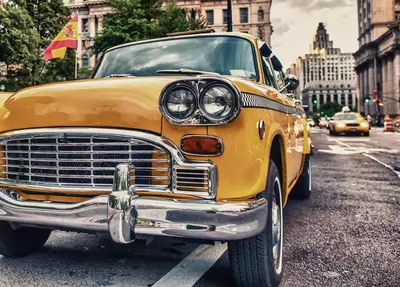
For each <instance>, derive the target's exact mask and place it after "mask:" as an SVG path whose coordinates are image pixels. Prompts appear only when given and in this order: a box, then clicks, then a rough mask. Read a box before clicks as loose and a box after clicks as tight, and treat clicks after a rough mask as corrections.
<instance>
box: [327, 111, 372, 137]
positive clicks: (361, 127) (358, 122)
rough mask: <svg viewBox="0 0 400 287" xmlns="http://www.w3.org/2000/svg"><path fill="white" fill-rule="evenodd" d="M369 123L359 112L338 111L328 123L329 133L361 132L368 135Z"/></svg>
mask: <svg viewBox="0 0 400 287" xmlns="http://www.w3.org/2000/svg"><path fill="white" fill-rule="evenodd" d="M369 130H370V128H369V123H368V121H366V120H365V119H364V118H363V117H362V116H361V115H360V114H359V113H354V112H346V111H343V112H340V113H336V114H335V116H334V119H333V121H332V122H331V123H330V124H329V134H330V135H338V134H363V135H366V136H369Z"/></svg>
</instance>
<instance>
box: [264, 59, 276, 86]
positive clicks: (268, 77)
mask: <svg viewBox="0 0 400 287" xmlns="http://www.w3.org/2000/svg"><path fill="white" fill-rule="evenodd" d="M262 61H263V70H264V74H265V83H266V84H267V85H268V86H270V87H274V88H276V86H275V80H274V76H273V73H272V71H273V69H272V66H271V63H270V62H269V61H268V59H267V58H265V57H262Z"/></svg>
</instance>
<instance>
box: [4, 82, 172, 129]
mask: <svg viewBox="0 0 400 287" xmlns="http://www.w3.org/2000/svg"><path fill="white" fill-rule="evenodd" d="M175 79H176V78H173V77H171V78H168V77H148V78H118V79H116V78H115V79H99V80H85V81H73V82H64V83H58V84H49V85H43V86H36V87H32V88H28V89H24V90H21V91H19V92H17V93H15V94H14V95H12V96H11V97H9V98H8V99H7V100H6V101H5V102H4V104H3V105H1V107H0V119H1V121H0V132H5V131H12V130H19V129H29V128H43V127H115V128H129V129H143V130H148V131H152V132H155V133H161V120H162V116H161V114H160V111H159V108H158V99H159V96H160V93H161V91H162V89H163V88H164V87H165V86H166V85H168V84H169V83H170V82H172V81H173V80H175ZM8 96H9V95H8Z"/></svg>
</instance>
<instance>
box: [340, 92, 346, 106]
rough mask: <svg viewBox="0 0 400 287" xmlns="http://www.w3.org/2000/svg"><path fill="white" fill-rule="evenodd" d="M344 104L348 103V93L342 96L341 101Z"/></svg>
mask: <svg viewBox="0 0 400 287" xmlns="http://www.w3.org/2000/svg"><path fill="white" fill-rule="evenodd" d="M340 104H341V105H342V106H345V105H346V95H345V94H342V96H341V103H340Z"/></svg>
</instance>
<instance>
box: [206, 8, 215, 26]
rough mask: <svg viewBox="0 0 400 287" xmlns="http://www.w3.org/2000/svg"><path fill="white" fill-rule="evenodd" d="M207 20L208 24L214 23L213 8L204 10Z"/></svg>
mask: <svg viewBox="0 0 400 287" xmlns="http://www.w3.org/2000/svg"><path fill="white" fill-rule="evenodd" d="M206 14H207V22H208V24H210V25H214V10H206Z"/></svg>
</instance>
